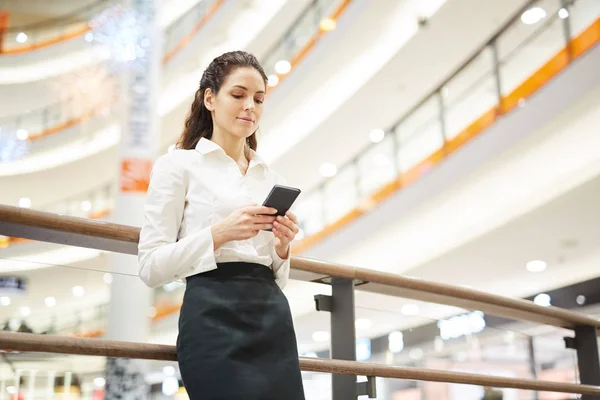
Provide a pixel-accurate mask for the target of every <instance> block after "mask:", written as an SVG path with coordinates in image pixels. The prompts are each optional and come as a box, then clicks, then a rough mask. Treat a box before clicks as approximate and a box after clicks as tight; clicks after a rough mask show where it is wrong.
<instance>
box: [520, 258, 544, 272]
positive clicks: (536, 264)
mask: <svg viewBox="0 0 600 400" xmlns="http://www.w3.org/2000/svg"><path fill="white" fill-rule="evenodd" d="M547 266H548V264H546V262H545V261H542V260H533V261H529V262H528V263H527V264H526V265H525V267H526V268H527V271H529V272H542V271H544V270H545V269H546V267H547Z"/></svg>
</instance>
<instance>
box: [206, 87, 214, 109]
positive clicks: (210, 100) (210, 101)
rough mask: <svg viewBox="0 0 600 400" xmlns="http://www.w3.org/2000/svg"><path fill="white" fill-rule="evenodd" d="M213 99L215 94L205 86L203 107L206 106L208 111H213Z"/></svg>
mask: <svg viewBox="0 0 600 400" xmlns="http://www.w3.org/2000/svg"><path fill="white" fill-rule="evenodd" d="M214 100H215V95H214V93H213V91H212V90H210V88H207V89H206V90H205V91H204V107H206V109H207V110H208V111H214V110H215V107H214V106H213V101H214Z"/></svg>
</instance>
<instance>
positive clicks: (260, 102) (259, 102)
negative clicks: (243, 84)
mask: <svg viewBox="0 0 600 400" xmlns="http://www.w3.org/2000/svg"><path fill="white" fill-rule="evenodd" d="M255 101H256V102H257V103H258V104H262V103H263V101H262V100H260V99H256V100H255Z"/></svg>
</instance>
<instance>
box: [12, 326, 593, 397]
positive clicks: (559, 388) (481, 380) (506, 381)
mask: <svg viewBox="0 0 600 400" xmlns="http://www.w3.org/2000/svg"><path fill="white" fill-rule="evenodd" d="M0 349H3V350H5V351H25V352H43V353H59V354H72V355H83V356H104V357H125V358H138V359H145V360H165V361H176V360H177V352H176V348H175V346H170V345H162V344H147V343H134V342H122V341H110V340H101V339H82V338H70V337H62V336H48V335H40V334H32V333H13V332H0ZM300 368H301V369H302V370H303V371H311V372H324V373H331V374H344V375H363V376H378V377H382V378H394V379H409V380H418V381H431V382H445V383H461V384H467V385H478V386H492V387H502V388H515V389H523V390H536V391H545V392H560V393H578V394H589V395H600V387H597V386H590V385H578V384H574V383H558V382H549V381H538V380H532V379H515V378H503V377H495V376H486V375H481V374H467V373H461V372H448V371H440V370H434V369H426V368H406V367H398V366H389V365H381V364H373V363H363V362H357V361H343V360H330V359H319V358H306V357H300Z"/></svg>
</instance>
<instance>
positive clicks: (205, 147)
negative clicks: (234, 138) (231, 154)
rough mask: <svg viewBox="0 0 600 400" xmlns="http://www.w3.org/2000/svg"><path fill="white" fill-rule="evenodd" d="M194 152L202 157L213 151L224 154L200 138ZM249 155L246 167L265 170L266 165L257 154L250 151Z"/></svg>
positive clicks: (211, 142) (216, 146)
mask: <svg viewBox="0 0 600 400" xmlns="http://www.w3.org/2000/svg"><path fill="white" fill-rule="evenodd" d="M196 150H198V151H199V152H200V154H202V155H206V154H208V153H212V152H215V151H221V152H222V153H223V154H225V151H224V150H223V149H222V148H221V146H219V145H218V144H216V143H215V142H213V141H212V140H208V139H206V138H201V139H200V140H199V141H198V144H197V145H196ZM250 155H251V156H252V159H251V160H250V165H249V166H248V167H251V166H254V165H262V166H263V167H265V168H266V167H267V163H266V162H265V160H264V158H262V157H261V156H260V155H259V154H258V153H257V152H255V151H254V150H252V149H250Z"/></svg>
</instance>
